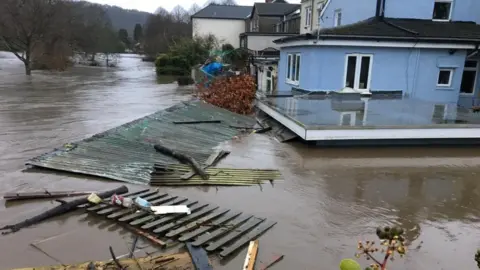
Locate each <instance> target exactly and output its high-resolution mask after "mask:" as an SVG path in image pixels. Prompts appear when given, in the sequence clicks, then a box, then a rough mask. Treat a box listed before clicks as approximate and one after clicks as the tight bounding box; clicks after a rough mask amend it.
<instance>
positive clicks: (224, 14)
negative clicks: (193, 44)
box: [191, 4, 252, 48]
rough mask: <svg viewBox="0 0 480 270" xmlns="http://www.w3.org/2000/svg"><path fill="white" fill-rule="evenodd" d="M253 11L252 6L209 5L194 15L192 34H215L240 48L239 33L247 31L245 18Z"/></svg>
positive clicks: (224, 41) (223, 41)
mask: <svg viewBox="0 0 480 270" xmlns="http://www.w3.org/2000/svg"><path fill="white" fill-rule="evenodd" d="M251 11H252V7H251V6H231V5H216V4H211V5H208V6H206V7H205V8H203V9H202V10H200V11H198V12H197V13H195V14H193V15H192V17H191V19H192V28H193V29H192V35H193V36H204V35H208V34H213V35H215V36H216V37H217V38H218V39H219V40H220V41H221V42H222V43H230V44H231V45H232V46H234V47H236V48H238V47H239V46H240V38H239V35H240V34H241V33H243V32H244V31H245V19H246V18H247V17H248V16H249V15H250V12H251Z"/></svg>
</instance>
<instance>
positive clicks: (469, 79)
mask: <svg viewBox="0 0 480 270" xmlns="http://www.w3.org/2000/svg"><path fill="white" fill-rule="evenodd" d="M477 66H478V62H477V61H466V62H465V68H464V69H463V75H462V84H461V85H460V93H461V94H465V95H472V94H473V92H474V91H475V82H476V81H477Z"/></svg>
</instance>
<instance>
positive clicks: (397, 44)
mask: <svg viewBox="0 0 480 270" xmlns="http://www.w3.org/2000/svg"><path fill="white" fill-rule="evenodd" d="M320 38H321V37H320ZM372 38H374V37H372ZM473 43H474V42H473V41H472V44H471V45H470V44H456V43H433V42H404V41H365V40H364V41H362V40H338V39H327V40H321V39H320V40H318V41H317V40H313V39H312V40H301V41H292V42H288V43H284V44H279V46H280V48H284V47H295V46H354V47H382V48H425V49H475V48H476V47H475V45H474V44H473Z"/></svg>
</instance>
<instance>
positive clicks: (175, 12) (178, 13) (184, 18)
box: [170, 5, 190, 23]
mask: <svg viewBox="0 0 480 270" xmlns="http://www.w3.org/2000/svg"><path fill="white" fill-rule="evenodd" d="M170 14H172V16H173V19H174V20H175V21H176V22H184V23H188V22H189V21H190V15H189V14H188V12H187V11H186V10H185V9H184V8H183V7H182V6H180V5H177V6H175V7H174V8H173V9H172V12H170Z"/></svg>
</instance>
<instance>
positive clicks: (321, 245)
mask: <svg viewBox="0 0 480 270" xmlns="http://www.w3.org/2000/svg"><path fill="white" fill-rule="evenodd" d="M190 91H191V90H189V89H181V88H178V87H177V86H176V84H158V83H157V81H156V78H155V75H154V71H153V66H152V65H151V64H150V63H144V62H141V60H140V58H138V57H136V56H123V57H122V59H121V61H120V66H119V68H116V69H110V70H107V69H103V68H90V67H76V68H73V69H71V70H70V71H68V72H63V73H59V72H34V73H33V76H31V78H27V77H26V76H25V75H24V74H23V67H22V64H21V63H20V62H19V61H18V60H16V59H15V58H14V57H13V55H10V54H7V53H2V52H0V151H1V155H0V176H1V178H0V179H1V180H0V190H1V191H4V192H8V191H16V190H19V191H26V190H39V189H40V190H41V189H43V188H46V189H51V190H54V189H55V190H71V189H76V190H105V189H108V188H112V187H116V186H118V185H120V184H119V183H118V182H113V181H106V180H97V179H92V178H90V177H85V176H75V175H71V174H66V173H53V172H51V171H40V172H24V171H23V170H24V168H25V167H24V161H26V160H27V159H29V158H31V157H34V156H37V155H40V154H43V153H45V152H48V151H51V150H52V149H53V148H55V147H59V146H61V145H63V144H65V143H68V142H72V141H76V140H80V139H83V138H86V137H89V136H91V135H93V134H95V133H98V132H101V131H104V130H106V129H109V128H112V127H115V126H118V125H121V124H123V123H125V122H128V121H131V120H133V119H136V118H139V117H142V116H145V115H147V114H150V113H153V112H154V111H157V110H160V109H164V108H166V107H168V106H170V105H173V104H175V103H177V102H179V101H181V100H186V99H189V94H190ZM225 147H226V148H228V149H230V150H231V151H232V154H231V155H230V156H229V157H228V158H227V159H226V160H225V161H224V162H223V164H222V165H224V166H228V167H242V168H278V169H280V170H281V172H282V175H283V178H284V180H283V181H279V182H276V183H275V184H274V186H270V185H264V186H263V188H260V187H258V186H254V187H219V188H218V189H217V188H215V187H201V188H199V187H186V188H164V189H165V190H166V191H168V192H171V193H175V194H178V195H182V196H186V197H190V198H195V199H199V200H203V201H208V202H212V203H215V204H217V205H220V206H222V207H226V208H232V209H236V210H241V211H245V212H249V213H251V214H256V215H258V216H264V217H267V218H269V219H272V220H276V221H278V224H277V225H276V226H275V227H274V228H273V229H271V230H270V231H268V232H267V234H265V235H264V236H262V237H261V238H260V251H259V255H258V260H257V265H260V263H261V262H268V261H269V260H271V259H272V258H273V257H274V255H277V254H284V255H285V258H284V260H283V261H282V262H280V263H278V264H277V265H275V266H274V267H272V269H276V270H292V269H331V270H334V269H338V264H339V262H340V260H341V259H342V258H351V257H353V254H354V252H355V249H356V242H357V240H360V239H365V240H376V239H375V234H374V233H375V228H376V227H377V226H379V225H388V224H398V225H400V226H402V227H404V228H406V229H407V239H408V240H410V241H411V245H410V248H411V249H412V250H411V251H410V252H409V253H408V254H407V256H406V257H405V258H403V259H397V260H396V261H395V262H393V264H392V265H391V266H390V267H389V269H391V270H395V269H397V270H400V269H418V270H427V269H428V270H430V269H476V264H475V261H474V254H475V251H476V249H477V248H479V247H480V223H479V222H480V157H479V155H478V153H479V152H478V151H479V150H478V149H476V148H474V147H472V148H458V149H452V148H449V149H446V148H438V149H437V148H391V149H389V148H379V149H376V148H356V149H347V148H343V149H322V148H313V147H311V146H307V145H304V144H301V143H298V142H296V143H291V144H280V143H277V142H276V141H274V140H273V139H271V138H269V137H268V136H266V135H262V134H255V135H250V136H248V137H246V138H242V139H241V140H235V141H231V142H227V143H226V145H225ZM130 187H131V188H134V186H130ZM53 205H55V204H54V203H51V202H35V203H28V202H26V203H21V204H13V205H5V204H4V203H3V202H2V205H0V224H2V225H4V224H10V223H13V222H14V221H19V220H22V219H23V218H26V217H29V216H32V215H34V214H36V213H38V212H41V211H43V210H45V209H47V208H49V207H52V206H53ZM59 234H60V236H58V237H55V238H53V239H50V240H48V241H44V242H42V243H40V244H37V246H41V248H42V250H44V252H45V253H48V256H47V255H46V254H45V253H42V252H40V251H39V250H37V249H35V248H34V247H33V246H31V245H30V243H32V242H35V241H39V240H41V239H45V238H49V237H54V236H57V235H59ZM129 241H131V239H130V235H129V234H128V233H126V232H125V231H122V230H121V229H120V228H119V227H117V226H112V223H106V222H103V221H102V220H97V219H95V218H91V217H87V216H86V215H84V214H83V215H78V214H71V215H68V216H67V217H62V218H56V219H53V220H51V221H48V222H44V223H41V224H39V225H36V226H34V227H31V228H27V229H24V230H21V231H20V232H17V233H16V234H12V235H7V236H1V237H0V250H1V251H2V252H0V262H1V263H0V269H10V268H13V267H27V266H40V265H49V264H56V263H57V262H58V261H60V262H62V263H74V262H82V261H85V260H91V259H109V258H110V255H109V252H108V246H112V247H114V249H115V250H116V252H117V253H118V254H123V253H126V251H127V246H128V243H129ZM421 243H423V244H421ZM419 245H420V246H421V247H419V248H417V247H418V246H419ZM244 255H245V251H242V252H240V253H239V255H238V256H236V257H235V258H233V259H231V260H229V261H227V262H221V261H220V262H219V261H215V262H214V266H215V269H228V270H229V269H232V270H233V269H239V268H240V267H241V265H242V264H243V260H244ZM360 261H361V263H362V264H364V265H367V263H368V261H365V260H363V259H361V260H360Z"/></svg>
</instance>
